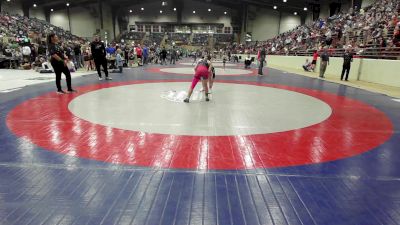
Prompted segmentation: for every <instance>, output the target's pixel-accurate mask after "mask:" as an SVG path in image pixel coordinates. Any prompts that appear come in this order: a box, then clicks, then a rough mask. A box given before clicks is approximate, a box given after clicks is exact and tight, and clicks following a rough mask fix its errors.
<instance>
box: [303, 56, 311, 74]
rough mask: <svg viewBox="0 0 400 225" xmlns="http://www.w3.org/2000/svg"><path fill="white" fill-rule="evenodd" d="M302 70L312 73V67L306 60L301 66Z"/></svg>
mask: <svg viewBox="0 0 400 225" xmlns="http://www.w3.org/2000/svg"><path fill="white" fill-rule="evenodd" d="M303 69H304V71H307V72H311V71H312V65H311V63H310V61H309V60H308V59H306V62H305V63H304V64H303Z"/></svg>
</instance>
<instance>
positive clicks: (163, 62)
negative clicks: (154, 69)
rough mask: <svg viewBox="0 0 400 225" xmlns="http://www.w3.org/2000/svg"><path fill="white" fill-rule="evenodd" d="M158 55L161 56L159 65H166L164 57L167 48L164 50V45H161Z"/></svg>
mask: <svg viewBox="0 0 400 225" xmlns="http://www.w3.org/2000/svg"><path fill="white" fill-rule="evenodd" d="M160 57H161V65H163V64H165V65H167V63H166V62H165V59H166V58H167V50H165V47H163V49H162V50H161V52H160Z"/></svg>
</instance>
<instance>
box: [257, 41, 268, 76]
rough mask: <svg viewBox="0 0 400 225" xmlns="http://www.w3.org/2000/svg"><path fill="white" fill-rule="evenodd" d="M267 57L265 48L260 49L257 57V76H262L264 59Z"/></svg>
mask: <svg viewBox="0 0 400 225" xmlns="http://www.w3.org/2000/svg"><path fill="white" fill-rule="evenodd" d="M266 56H267V52H266V50H265V48H264V47H263V48H261V50H260V53H259V55H258V61H259V64H258V75H263V68H264V62H265V57H266Z"/></svg>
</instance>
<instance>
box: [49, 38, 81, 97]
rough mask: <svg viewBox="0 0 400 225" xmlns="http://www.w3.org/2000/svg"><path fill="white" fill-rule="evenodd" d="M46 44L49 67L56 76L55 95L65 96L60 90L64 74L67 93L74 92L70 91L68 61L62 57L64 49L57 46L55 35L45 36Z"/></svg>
mask: <svg viewBox="0 0 400 225" xmlns="http://www.w3.org/2000/svg"><path fill="white" fill-rule="evenodd" d="M47 44H48V50H49V55H50V62H51V66H52V67H53V69H54V72H55V74H56V85H57V94H65V92H64V91H63V90H62V88H61V74H62V73H64V74H65V78H66V80H67V87H68V92H76V91H75V90H74V89H72V85H71V73H70V72H69V69H68V67H67V64H68V59H67V58H66V57H65V55H64V49H63V48H62V47H61V46H60V45H59V42H58V37H57V35H55V34H49V36H47Z"/></svg>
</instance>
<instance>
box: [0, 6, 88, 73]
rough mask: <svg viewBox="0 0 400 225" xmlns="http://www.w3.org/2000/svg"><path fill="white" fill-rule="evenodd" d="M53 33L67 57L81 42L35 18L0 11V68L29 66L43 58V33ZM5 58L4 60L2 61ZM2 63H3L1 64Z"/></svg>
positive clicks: (43, 60)
mask: <svg viewBox="0 0 400 225" xmlns="http://www.w3.org/2000/svg"><path fill="white" fill-rule="evenodd" d="M48 33H54V34H57V35H58V36H59V37H62V39H63V47H64V48H65V49H66V52H67V54H68V55H69V56H71V58H72V55H73V54H74V51H73V49H74V48H75V47H76V46H77V45H78V46H79V45H81V44H83V43H84V42H85V40H84V39H82V38H80V37H78V36H75V35H72V34H71V33H70V32H69V31H65V30H64V29H62V28H59V27H57V26H54V25H51V24H49V23H47V22H45V21H42V20H39V19H36V18H27V17H24V16H20V15H10V14H8V13H3V12H1V13H0V67H5V66H7V67H8V68H10V67H11V68H20V67H22V68H24V69H31V68H36V67H38V68H39V67H40V66H41V65H42V64H43V63H44V62H46V61H47V55H46V51H47V44H46V34H48ZM5 58H7V59H8V60H4V59H5ZM4 64H6V65H4Z"/></svg>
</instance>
